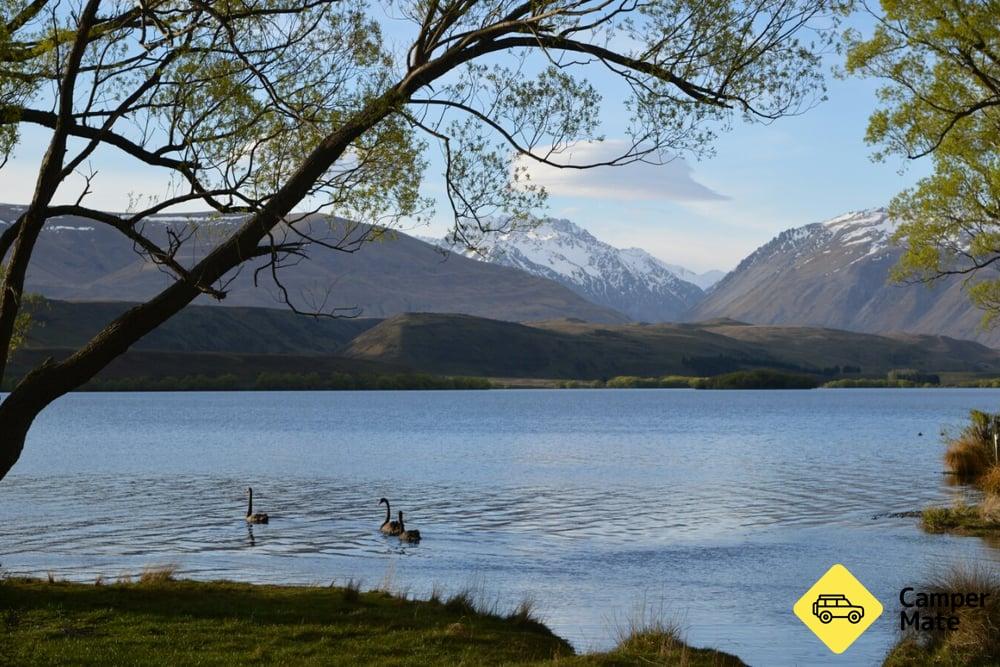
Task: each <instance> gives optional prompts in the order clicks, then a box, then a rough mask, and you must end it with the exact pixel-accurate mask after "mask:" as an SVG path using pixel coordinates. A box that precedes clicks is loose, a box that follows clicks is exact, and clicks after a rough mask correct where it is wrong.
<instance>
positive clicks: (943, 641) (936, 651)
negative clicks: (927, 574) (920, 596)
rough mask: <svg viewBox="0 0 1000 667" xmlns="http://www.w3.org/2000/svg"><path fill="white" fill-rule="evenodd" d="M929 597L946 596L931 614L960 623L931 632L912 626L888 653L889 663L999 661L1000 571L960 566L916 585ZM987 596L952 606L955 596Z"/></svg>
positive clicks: (945, 665) (952, 666)
mask: <svg viewBox="0 0 1000 667" xmlns="http://www.w3.org/2000/svg"><path fill="white" fill-rule="evenodd" d="M916 588H917V589H918V590H920V591H922V592H924V593H928V594H930V595H934V594H941V595H940V598H941V600H944V601H947V602H946V603H945V604H944V605H940V606H936V607H935V608H934V609H933V610H932V613H941V614H943V615H945V616H954V617H956V618H957V619H958V624H957V627H954V628H950V627H947V626H945V627H940V628H935V629H934V630H931V631H926V630H924V631H915V630H912V629H908V630H907V631H906V633H904V634H903V635H902V637H901V638H900V640H899V642H898V643H897V644H896V646H894V647H893V649H892V651H890V652H889V655H888V656H887V657H886V660H885V663H884V665H885V666H886V667H915V666H920V665H928V666H930V665H934V666H936V667H960V666H961V667H965V666H967V665H982V666H986V665H998V664H1000V632H998V631H997V628H998V627H1000V577H998V573H997V572H996V570H995V569H994V570H987V569H985V568H982V567H979V568H975V567H957V568H954V569H952V570H949V571H946V572H945V573H943V574H941V575H940V576H938V577H935V578H932V579H931V580H929V581H926V582H924V583H922V584H921V585H920V586H918V587H916ZM956 593H957V594H960V595H963V596H965V595H968V594H969V593H977V594H979V595H980V596H981V595H983V594H986V597H985V599H984V600H985V601H984V602H983V604H980V605H976V606H960V607H959V606H956V607H951V606H950V601H951V600H954V599H957V598H955V597H953V594H956Z"/></svg>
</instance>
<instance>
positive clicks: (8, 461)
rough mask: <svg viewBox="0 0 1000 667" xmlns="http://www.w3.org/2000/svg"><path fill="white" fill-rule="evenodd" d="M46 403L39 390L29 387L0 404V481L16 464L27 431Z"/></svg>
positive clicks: (16, 392)
mask: <svg viewBox="0 0 1000 667" xmlns="http://www.w3.org/2000/svg"><path fill="white" fill-rule="evenodd" d="M48 403H49V400H47V399H46V397H45V396H44V394H43V392H42V391H41V389H40V388H35V387H31V386H29V387H27V388H26V389H24V390H21V391H15V392H14V393H11V394H10V395H9V396H8V397H7V398H6V399H4V401H3V403H0V480H2V479H3V478H4V477H6V476H7V473H8V472H10V469H11V468H13V467H14V464H15V463H17V460H18V458H20V456H21V450H22V449H23V448H24V440H25V438H26V437H27V435H28V429H30V428H31V424H32V423H33V422H34V421H35V417H37V416H38V413H40V412H41V411H42V409H43V408H44V407H45V406H46V405H47V404H48Z"/></svg>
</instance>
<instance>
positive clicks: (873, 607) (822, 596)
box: [792, 563, 882, 653]
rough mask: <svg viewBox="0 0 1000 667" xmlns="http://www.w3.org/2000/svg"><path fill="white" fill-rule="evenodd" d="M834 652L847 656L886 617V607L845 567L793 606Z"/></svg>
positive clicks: (832, 571)
mask: <svg viewBox="0 0 1000 667" xmlns="http://www.w3.org/2000/svg"><path fill="white" fill-rule="evenodd" d="M792 611H794V612H795V615H796V616H798V617H799V620H800V621H802V622H803V623H805V624H806V627H807V628H809V629H810V630H812V631H813V633H814V634H815V635H816V636H817V637H819V638H820V641H822V642H823V643H824V644H826V646H827V648H829V649H830V650H831V651H833V652H834V653H843V652H844V651H846V650H847V647H849V646H850V645H851V644H853V643H854V640H856V639H857V638H858V637H860V636H861V635H863V634H864V632H865V630H867V629H868V626H870V625H871V624H872V623H874V622H875V619H877V618H878V617H879V616H881V615H882V604H881V603H880V602H879V601H878V600H877V599H876V598H875V596H874V595H872V594H871V593H869V592H868V589H867V588H865V587H864V586H863V585H862V584H861V582H860V581H858V580H857V579H856V578H855V577H854V575H853V574H851V573H850V571H848V569H847V568H846V567H844V566H843V565H841V564H839V563H838V564H837V565H834V566H833V567H831V568H830V569H829V570H827V572H826V574H824V575H823V576H822V577H820V578H819V581H817V582H816V583H815V584H813V586H812V588H810V589H809V590H808V591H806V594H805V595H803V596H802V597H801V598H799V601H798V602H796V603H795V606H794V607H792Z"/></svg>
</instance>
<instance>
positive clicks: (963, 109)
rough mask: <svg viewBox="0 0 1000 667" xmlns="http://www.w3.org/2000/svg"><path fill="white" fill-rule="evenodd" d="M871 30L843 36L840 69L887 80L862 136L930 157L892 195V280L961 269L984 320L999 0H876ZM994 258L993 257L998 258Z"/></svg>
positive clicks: (998, 142)
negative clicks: (895, 256) (897, 253)
mask: <svg viewBox="0 0 1000 667" xmlns="http://www.w3.org/2000/svg"><path fill="white" fill-rule="evenodd" d="M882 10H883V11H882V13H881V14H874V13H873V15H875V16H876V18H877V25H876V29H875V33H874V35H873V36H872V37H871V38H869V39H867V40H863V39H861V38H860V37H859V35H857V34H856V33H854V34H849V36H848V42H849V44H848V47H849V50H848V59H847V69H848V71H850V72H854V73H857V74H862V75H866V76H871V77H878V78H880V79H883V80H884V81H885V84H884V85H883V87H882V88H881V89H880V90H879V99H880V103H881V108H879V109H878V110H876V111H875V113H873V114H872V116H871V119H870V122H869V125H868V135H867V138H868V140H869V141H870V142H871V143H873V144H875V145H877V146H879V149H878V152H877V153H876V155H875V157H876V158H877V159H885V158H887V157H889V156H893V155H895V156H902V157H904V158H906V159H909V160H916V159H920V158H924V157H927V156H930V158H931V160H932V161H933V172H932V174H931V175H930V176H928V177H926V178H923V179H921V180H920V181H919V182H918V183H917V185H916V186H915V187H914V188H912V189H910V190H907V191H905V192H902V193H900V194H899V195H898V196H896V197H895V198H894V199H893V201H892V203H891V206H890V214H891V215H892V216H893V217H895V218H896V219H898V220H900V221H901V223H900V225H899V229H898V231H897V234H896V238H897V240H899V241H905V250H904V253H903V255H902V257H901V259H900V262H899V264H898V265H897V267H896V268H895V270H894V274H893V275H894V277H895V278H896V279H898V280H916V281H923V282H933V281H936V280H940V279H942V278H946V277H949V276H964V277H965V280H966V285H967V286H968V289H969V293H970V296H971V298H972V300H973V301H974V302H975V303H976V304H977V305H978V306H980V307H981V308H983V309H985V311H986V320H987V321H989V320H991V319H993V318H995V317H996V316H997V315H998V314H1000V279H998V278H997V277H995V275H994V274H993V273H992V272H984V271H983V269H987V268H989V267H993V268H996V266H994V265H996V263H997V262H998V260H1000V4H998V3H997V2H995V0H986V1H983V0H882ZM998 266H1000V265H998Z"/></svg>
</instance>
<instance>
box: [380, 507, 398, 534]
mask: <svg viewBox="0 0 1000 667" xmlns="http://www.w3.org/2000/svg"><path fill="white" fill-rule="evenodd" d="M383 503H385V521H383V522H382V525H381V526H379V530H380V531H382V532H383V533H385V534H386V535H399V534H400V533H401V532H403V524H401V523H400V522H398V521H390V520H389V517H391V516H392V514H391V513H390V511H389V501H388V500H386V499H385V498H379V501H378V504H379V505H381V504H383Z"/></svg>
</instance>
